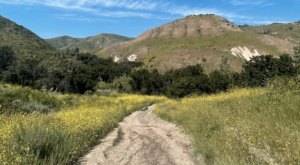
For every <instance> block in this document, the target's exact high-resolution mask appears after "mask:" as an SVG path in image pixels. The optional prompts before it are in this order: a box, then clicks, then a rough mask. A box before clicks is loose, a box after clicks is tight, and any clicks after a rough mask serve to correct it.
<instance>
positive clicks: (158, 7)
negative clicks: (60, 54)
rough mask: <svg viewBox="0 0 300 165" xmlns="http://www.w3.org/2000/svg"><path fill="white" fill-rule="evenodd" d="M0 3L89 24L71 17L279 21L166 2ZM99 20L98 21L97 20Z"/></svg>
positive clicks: (240, 2)
mask: <svg viewBox="0 0 300 165" xmlns="http://www.w3.org/2000/svg"><path fill="white" fill-rule="evenodd" d="M226 2H229V3H230V4H231V5H233V6H268V5H272V3H273V2H272V1H271V0H228V1H227V0H226ZM0 4H11V5H27V6H37V5H41V6H48V7H53V8H58V9H64V10H67V11H69V12H70V13H72V14H61V15H55V16H56V17H57V18H58V19H66V20H71V19H74V20H77V21H86V22H92V21H95V20H96V19H95V18H93V19H91V18H89V17H87V16H86V17H84V16H81V15H80V14H76V15H75V14H74V11H76V12H78V11H80V12H85V13H87V14H92V15H94V16H101V17H113V18H123V17H140V18H155V19H169V20H171V19H174V18H176V17H177V18H178V17H182V16H187V15H197V14H217V15H221V16H223V17H226V18H228V19H230V20H231V21H235V22H238V23H240V22H243V23H249V24H265V23H273V22H279V21H276V20H275V21H273V20H272V19H257V18H255V19H254V18H252V17H250V16H245V15H240V14H238V13H234V12H228V11H223V10H219V9H217V8H205V7H202V8H201V7H193V6H187V5H179V4H175V3H170V2H167V1H165V0H0ZM99 19H100V18H99Z"/></svg>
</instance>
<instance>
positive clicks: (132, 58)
mask: <svg viewBox="0 0 300 165" xmlns="http://www.w3.org/2000/svg"><path fill="white" fill-rule="evenodd" d="M127 60H128V61H130V62H135V61H136V60H137V55H136V54H132V55H130V56H129V57H128V58H127Z"/></svg>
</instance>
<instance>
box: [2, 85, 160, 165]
mask: <svg viewBox="0 0 300 165" xmlns="http://www.w3.org/2000/svg"><path fill="white" fill-rule="evenodd" d="M1 90H2V91H6V92H1V93H0V94H1V97H0V98H3V97H4V95H5V96H10V98H13V97H14V99H15V100H24V98H23V96H24V95H27V97H28V98H31V99H30V100H29V102H30V101H41V100H47V99H44V98H42V97H46V98H51V99H50V100H52V99H53V98H55V99H56V100H57V101H58V102H59V103H60V105H59V106H58V107H60V108H59V109H57V110H56V112H53V113H49V114H48V115H46V114H44V115H41V114H39V113H30V114H27V115H25V114H24V115H23V114H22V113H17V114H11V115H4V114H2V115H1V114H0V162H1V164H73V163H75V162H76V160H77V159H78V158H79V157H80V156H81V155H82V154H84V153H85V152H87V151H88V150H89V149H90V147H92V146H94V145H95V144H97V143H98V142H99V141H98V140H99V139H100V138H102V137H104V136H105V135H106V134H107V133H108V132H109V131H110V130H111V129H113V128H114V127H116V126H117V124H118V122H119V121H121V120H122V119H123V118H124V117H125V116H127V115H129V114H130V113H132V112H133V111H135V110H140V109H142V108H143V107H145V106H148V105H149V104H151V103H154V102H158V101H160V100H162V99H163V98H161V97H146V96H145V97H144V96H137V95H118V96H114V97H113V96H111V97H103V96H96V95H90V96H77V95H61V94H47V93H42V92H39V91H30V89H29V88H26V89H23V88H20V87H15V86H10V85H3V84H1ZM18 92H20V94H19V95H17V94H16V93H18ZM21 93H26V94H21ZM2 95H3V97H2ZM10 100H11V101H13V100H12V99H10ZM0 101H1V100H0ZM2 103H3V100H2V101H1V102H0V104H1V105H2ZM43 104H44V105H52V103H49V102H43ZM1 107H2V106H1ZM2 108H7V106H4V107H2ZM2 111H5V109H4V110H3V109H2Z"/></svg>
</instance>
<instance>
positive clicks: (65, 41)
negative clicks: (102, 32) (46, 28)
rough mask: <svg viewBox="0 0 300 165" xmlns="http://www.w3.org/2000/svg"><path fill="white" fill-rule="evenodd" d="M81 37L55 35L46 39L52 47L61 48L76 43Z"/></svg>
mask: <svg viewBox="0 0 300 165" xmlns="http://www.w3.org/2000/svg"><path fill="white" fill-rule="evenodd" d="M81 40H82V39H81V38H73V37H69V36H62V37H56V38H52V39H46V41H47V42H48V43H50V44H51V45H52V46H53V47H55V48H58V49H61V48H63V47H65V46H68V45H71V44H74V43H77V42H79V41H81Z"/></svg>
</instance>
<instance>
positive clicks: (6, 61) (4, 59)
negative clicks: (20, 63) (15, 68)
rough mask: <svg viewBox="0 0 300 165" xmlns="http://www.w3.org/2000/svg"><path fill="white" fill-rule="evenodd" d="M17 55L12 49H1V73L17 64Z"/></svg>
mask: <svg viewBox="0 0 300 165" xmlns="http://www.w3.org/2000/svg"><path fill="white" fill-rule="evenodd" d="M15 61H16V57H15V53H14V51H13V50H12V48H11V47H8V46H2V47H0V73H1V72H3V71H6V70H8V68H9V66H11V65H12V64H13V63H15Z"/></svg>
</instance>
